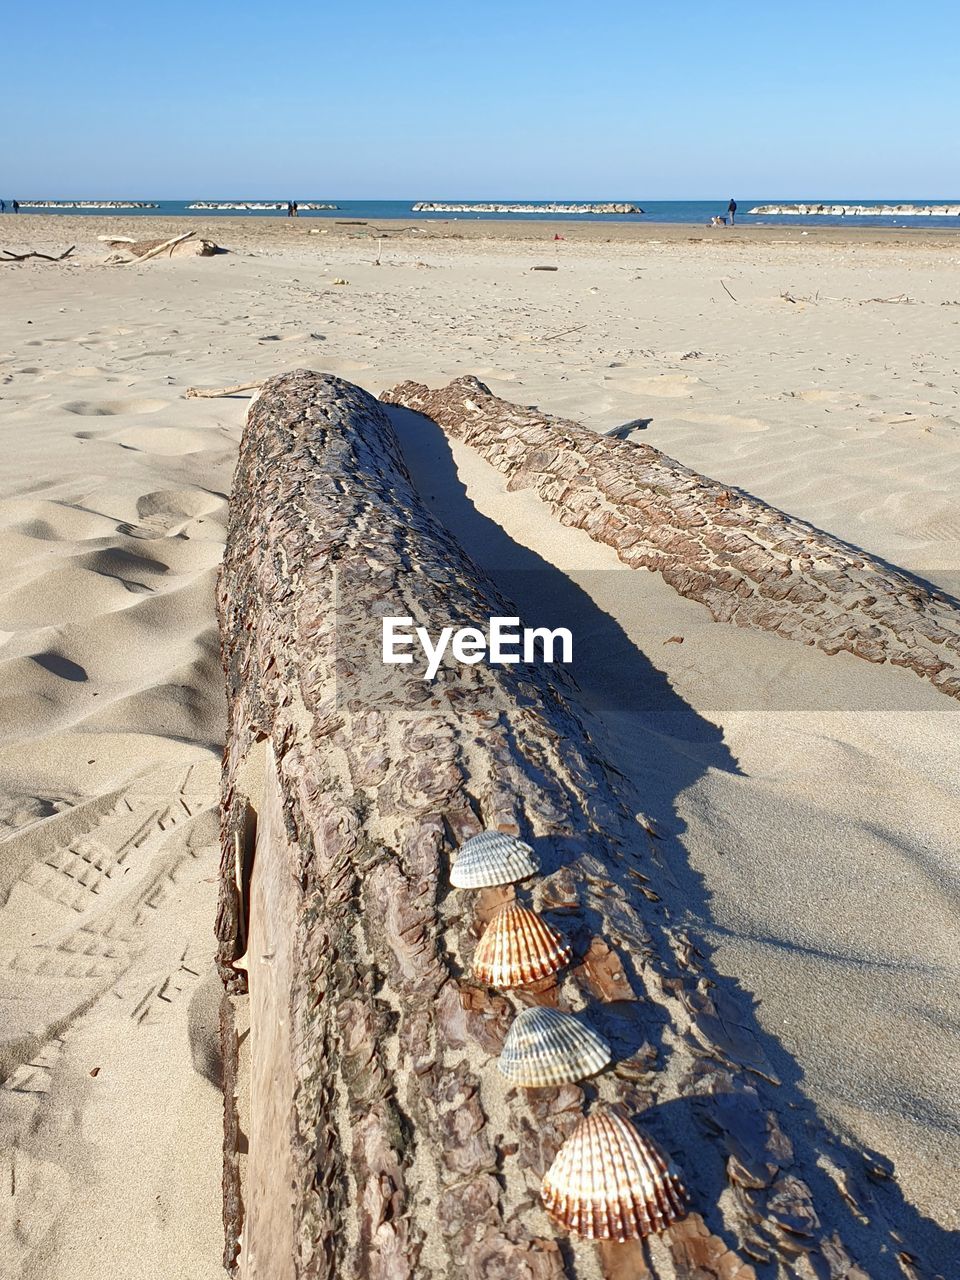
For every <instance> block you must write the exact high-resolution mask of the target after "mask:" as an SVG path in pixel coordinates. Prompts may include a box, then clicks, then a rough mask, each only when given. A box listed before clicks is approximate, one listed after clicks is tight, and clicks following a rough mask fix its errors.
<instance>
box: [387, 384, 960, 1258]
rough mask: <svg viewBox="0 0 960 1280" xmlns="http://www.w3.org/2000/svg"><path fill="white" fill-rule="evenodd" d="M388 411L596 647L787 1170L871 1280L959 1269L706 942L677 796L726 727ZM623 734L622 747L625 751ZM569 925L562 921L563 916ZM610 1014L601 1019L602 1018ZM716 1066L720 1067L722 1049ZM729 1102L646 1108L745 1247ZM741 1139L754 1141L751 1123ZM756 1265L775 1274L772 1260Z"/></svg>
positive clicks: (467, 540) (624, 754)
mask: <svg viewBox="0 0 960 1280" xmlns="http://www.w3.org/2000/svg"><path fill="white" fill-rule="evenodd" d="M384 408H385V410H386V411H387V413H388V415H389V417H390V419H391V421H392V423H393V426H394V428H395V430H396V432H397V436H398V438H399V440H400V443H401V447H402V449H403V453H404V458H405V461H406V464H407V467H408V469H409V471H410V473H411V476H412V478H413V482H414V486H415V487H416V489H417V490H418V492H419V495H420V498H421V500H422V501H423V504H424V506H425V507H427V509H428V510H430V511H431V512H432V514H433V515H434V516H435V517H436V518H437V519H438V520H440V522H441V523H442V524H443V525H444V526H445V527H446V528H447V529H448V530H449V532H450V533H451V534H452V535H453V536H454V537H455V538H456V539H457V540H458V541H459V543H460V544H461V545H462V546H463V548H464V550H465V551H466V552H467V554H468V556H470V557H471V558H472V559H473V560H474V561H475V562H476V563H477V564H478V565H479V566H480V567H481V568H482V569H483V570H484V571H485V573H486V575H487V577H488V578H490V579H491V580H492V582H493V583H494V585H495V586H496V587H497V588H498V590H500V592H501V593H502V594H503V595H504V596H505V597H506V598H507V599H508V600H510V601H512V602H513V603H515V604H516V606H517V611H518V613H519V615H520V616H521V619H522V623H523V625H528V626H548V625H549V626H551V627H555V626H561V625H562V626H568V627H570V628H571V629H572V630H573V632H574V636H575V637H576V636H577V635H578V634H582V635H586V636H588V637H589V641H590V644H589V646H588V652H587V653H586V654H583V653H582V652H579V651H578V648H577V645H576V643H575V644H574V662H573V664H572V666H571V667H568V668H566V670H567V671H568V672H572V675H573V678H574V681H575V682H576V684H577V686H578V689H577V693H578V694H579V695H580V697H581V701H580V705H578V706H577V707H576V711H577V712H578V714H580V715H581V718H582V719H583V721H584V723H585V724H586V727H587V728H588V731H589V732H590V733H591V735H592V736H594V737H595V738H596V740H597V742H598V744H599V745H600V748H601V751H602V752H603V754H604V755H605V756H606V758H607V759H609V760H610V761H611V763H612V764H613V766H614V768H615V769H616V770H617V771H618V772H620V774H621V776H622V781H623V787H622V788H618V790H622V793H623V794H624V797H625V798H626V799H627V801H628V802H630V801H631V800H633V801H637V802H639V803H640V804H642V806H643V808H644V812H645V813H646V814H647V815H648V816H649V817H652V818H654V819H655V820H656V825H657V830H658V834H659V835H660V836H661V839H660V840H658V841H656V855H657V861H658V863H659V866H660V869H661V870H662V871H663V872H664V875H665V878H666V879H667V880H668V881H671V882H672V887H671V890H670V897H671V906H672V908H673V910H672V911H671V913H670V916H671V919H672V923H673V924H674V925H677V924H681V923H682V924H684V925H686V924H690V925H691V926H692V927H693V929H694V931H695V933H696V934H697V939H696V941H697V946H698V949H699V950H700V951H701V953H705V954H703V956H702V960H701V963H700V968H701V971H702V974H703V976H704V977H705V978H706V979H707V980H708V982H709V984H711V986H712V988H713V989H715V991H716V992H718V993H722V996H723V1000H724V1011H725V1017H727V1016H729V1014H730V1012H731V1011H733V1013H734V1014H735V1021H736V1024H737V1026H738V1027H740V1028H742V1029H743V1030H744V1031H745V1032H746V1035H747V1036H748V1037H749V1038H752V1040H753V1041H755V1043H756V1045H757V1046H758V1047H759V1050H760V1052H761V1054H762V1057H763V1058H764V1059H765V1062H766V1064H768V1066H769V1068H770V1069H772V1072H773V1073H774V1074H775V1076H776V1077H777V1080H778V1082H779V1083H778V1084H777V1085H773V1084H768V1083H767V1082H766V1081H765V1080H764V1078H763V1076H762V1075H761V1074H759V1073H754V1074H753V1075H752V1076H750V1077H749V1078H750V1081H751V1084H753V1085H755V1087H756V1090H757V1104H756V1106H757V1112H758V1114H759V1115H760V1116H761V1117H762V1116H763V1115H764V1114H765V1113H766V1111H767V1110H775V1111H776V1114H777V1117H778V1120H779V1121H780V1124H781V1126H782V1128H783V1130H784V1132H785V1133H786V1134H787V1135H788V1137H789V1139H790V1141H791V1143H792V1145H793V1149H794V1152H795V1160H794V1161H793V1163H792V1164H791V1165H789V1166H788V1168H787V1172H792V1171H796V1172H797V1173H798V1174H799V1175H800V1176H801V1177H802V1178H803V1180H804V1181H805V1182H806V1183H807V1185H808V1186H809V1188H810V1192H811V1194H812V1197H813V1202H814V1204H815V1205H816V1207H817V1211H818V1213H819V1214H820V1221H821V1228H822V1230H823V1234H824V1235H829V1234H830V1232H831V1231H836V1232H838V1233H839V1235H840V1237H841V1239H842V1240H843V1242H844V1244H845V1245H846V1246H847V1248H848V1249H849V1250H850V1252H851V1254H852V1255H853V1257H854V1258H855V1259H856V1260H857V1261H858V1262H859V1264H860V1266H861V1267H862V1268H863V1269H864V1272H865V1273H866V1275H868V1276H869V1277H871V1280H902V1278H903V1276H904V1268H903V1267H902V1266H901V1263H900V1262H899V1261H898V1259H897V1256H896V1255H897V1250H898V1249H900V1248H903V1247H907V1248H915V1249H919V1250H920V1251H921V1255H922V1259H923V1262H924V1263H925V1264H926V1265H928V1266H929V1267H930V1268H931V1274H934V1275H935V1274H937V1273H939V1274H941V1275H942V1276H943V1277H944V1280H946V1278H947V1277H949V1276H951V1275H952V1274H953V1267H954V1266H955V1260H956V1258H957V1257H958V1256H960V1232H957V1231H950V1230H948V1229H946V1228H944V1227H942V1226H941V1225H940V1224H939V1223H937V1222H936V1221H934V1220H933V1219H931V1218H927V1217H925V1216H924V1215H923V1214H921V1213H920V1212H919V1211H918V1210H917V1209H916V1208H915V1207H914V1206H913V1205H912V1204H910V1203H909V1202H908V1201H907V1200H906V1199H905V1197H904V1195H903V1192H902V1191H901V1189H900V1187H899V1185H898V1184H897V1183H896V1182H895V1181H893V1179H892V1178H887V1177H885V1176H884V1177H882V1178H880V1179H879V1180H876V1179H875V1178H873V1177H871V1178H870V1179H869V1180H868V1176H867V1175H868V1174H869V1173H870V1172H871V1171H873V1173H874V1174H876V1171H877V1170H878V1169H884V1168H889V1165H890V1162H889V1161H888V1160H886V1158H885V1157H883V1156H882V1155H878V1154H877V1153H876V1152H873V1151H871V1150H870V1149H869V1148H867V1147H865V1146H858V1145H857V1144H856V1143H854V1142H852V1141H849V1140H847V1139H846V1138H844V1137H842V1136H841V1135H840V1134H838V1133H836V1132H834V1131H833V1129H832V1128H831V1125H830V1122H829V1120H827V1119H826V1118H825V1117H822V1116H821V1115H820V1113H819V1110H818V1108H817V1106H816V1105H815V1103H814V1102H813V1101H812V1100H811V1099H810V1098H809V1097H808V1096H807V1095H806V1093H804V1091H803V1089H802V1087H801V1086H802V1080H803V1070H802V1068H801V1067H800V1065H799V1063H798V1062H797V1061H796V1059H795V1058H794V1057H793V1056H792V1055H791V1054H790V1053H789V1052H788V1051H787V1050H786V1049H785V1048H784V1047H783V1045H782V1044H781V1043H780V1041H779V1040H778V1039H777V1038H776V1037H775V1036H773V1035H770V1034H769V1033H767V1032H766V1031H765V1030H763V1029H762V1028H761V1026H760V1025H759V1024H758V1022H757V1020H756V1017H755V1013H754V1001H753V997H752V995H751V994H750V992H748V991H747V990H745V989H744V988H743V987H741V985H740V983H739V981H738V980H737V979H736V978H732V977H730V976H728V975H725V974H721V973H720V972H719V971H718V970H717V969H716V967H715V966H714V964H713V961H712V958H711V954H710V949H709V947H708V946H707V944H706V943H705V942H704V935H705V934H706V933H708V932H710V933H712V934H714V936H716V935H717V934H718V932H719V930H718V926H717V924H716V923H715V922H714V919H713V913H712V910H711V905H710V897H711V894H710V890H709V887H708V885H707V883H706V881H705V880H704V878H703V876H702V875H701V874H700V873H699V872H698V871H696V870H695V869H694V868H693V867H692V866H691V865H690V863H689V860H688V857H687V852H686V849H685V847H684V845H683V844H682V842H681V840H680V837H681V836H682V834H683V831H684V823H683V821H682V819H681V818H680V816H679V812H678V802H679V798H680V796H681V794H682V793H683V792H684V790H685V789H686V788H688V787H690V786H691V785H692V784H693V783H694V782H696V781H697V780H698V779H699V778H700V777H702V776H703V774H705V773H706V772H707V770H709V769H722V770H725V771H728V772H733V773H739V772H740V769H739V766H738V763H737V761H736V759H735V758H734V756H733V755H732V754H731V752H730V750H729V749H728V747H727V746H726V745H725V743H724V741H723V732H722V729H721V728H720V727H719V726H717V725H715V724H712V723H711V722H710V721H708V720H706V719H705V718H704V717H702V716H701V715H700V714H699V713H698V712H697V711H696V710H695V709H694V708H693V707H691V706H690V705H689V704H688V703H687V702H685V701H684V700H683V699H682V698H681V697H680V696H679V695H678V694H677V693H676V692H675V691H674V690H673V688H672V687H671V686H670V684H669V681H668V680H667V678H666V676H665V675H664V673H663V672H661V671H659V670H658V669H657V668H656V667H655V666H654V665H653V663H652V662H651V661H650V660H649V659H648V658H647V657H646V655H645V654H644V653H643V652H641V651H640V650H639V649H638V648H637V647H636V645H635V644H634V643H633V641H632V640H631V639H630V637H629V636H628V635H627V633H626V632H625V631H624V630H623V628H622V627H621V625H620V623H619V622H618V621H617V620H616V619H615V618H614V617H612V616H611V615H610V614H608V613H606V612H604V611H603V610H602V609H601V608H599V607H598V605H597V604H596V602H595V601H594V600H593V598H592V597H591V596H590V595H589V594H588V592H586V591H585V590H583V588H581V587H580V586H578V585H577V583H576V582H575V581H574V580H573V579H572V578H571V577H570V576H569V575H568V574H567V573H564V572H562V571H561V570H559V569H557V568H555V567H554V566H553V565H552V564H550V563H549V562H547V561H545V560H543V559H542V558H541V557H540V556H539V555H537V554H536V553H535V552H533V551H531V550H530V549H529V548H527V547H525V546H523V545H521V544H519V543H517V542H515V541H514V540H513V539H512V538H511V537H510V536H509V534H508V533H507V532H506V531H505V530H504V529H503V528H501V526H500V525H498V524H497V523H496V522H495V521H494V520H491V519H490V518H489V517H487V516H485V515H483V514H482V513H481V512H479V511H478V510H477V509H476V507H475V506H474V504H473V502H472V501H471V499H470V498H469V496H468V495H467V492H466V488H465V486H464V484H463V481H462V480H461V479H460V476H459V474H458V471H457V466H456V463H455V460H454V457H453V453H452V450H451V449H450V445H449V442H448V440H447V437H446V436H445V434H444V432H443V431H442V430H441V428H440V427H438V426H437V425H436V424H435V423H434V422H433V421H431V420H430V419H428V418H425V417H423V416H422V415H420V414H416V413H413V412H411V411H410V410H406V409H401V408H397V407H394V406H390V405H385V406H384ZM611 572H619V571H611ZM622 572H623V573H624V575H625V576H624V589H625V590H626V589H627V584H628V583H629V575H631V574H632V573H633V572H634V571H633V570H630V569H627V568H626V567H625V568H624V569H623V571H622ZM608 718H611V719H616V720H617V721H618V723H619V724H620V726H621V731H619V732H617V733H616V734H614V735H612V736H611V735H610V734H608V733H607V732H606V730H605V728H604V720H606V719H608ZM627 721H630V722H631V723H632V726H633V732H632V733H631V734H630V735H629V740H626V739H625V738H624V734H623V732H622V725H623V724H624V723H625V722H627ZM612 743H615V744H616V746H615V747H614V749H613V750H611V745H612ZM639 779H642V786H641V785H640V784H639V782H638V780H639ZM678 909H679V910H678ZM587 915H589V912H588V913H587ZM558 923H562V922H561V921H560V920H559V919H558ZM587 923H589V920H588V921H587ZM650 927H651V929H652V930H653V931H654V932H656V930H657V923H656V922H655V921H653V920H651V922H650ZM601 1021H603V1019H602V1018H601V1019H600V1021H598V1023H597V1025H600V1022H601ZM610 1029H611V1030H612V1029H613V1028H612V1027H611V1028H610ZM650 1030H651V1032H652V1033H653V1034H652V1036H651V1039H652V1040H654V1042H655V1043H656V1046H657V1047H658V1048H659V1047H660V1045H661V1043H662V1037H661V1030H662V1029H661V1027H659V1026H652V1027H651V1028H650ZM715 1065H717V1066H718V1067H721V1066H722V1060H721V1061H719V1062H716V1063H715ZM722 1103H723V1100H722V1099H721V1100H720V1102H717V1103H716V1105H714V1102H713V1101H711V1097H710V1096H709V1095H708V1094H705V1095H704V1096H701V1097H691V1096H688V1097H682V1098H677V1099H675V1100H673V1101H671V1102H668V1103H665V1104H663V1105H661V1106H658V1107H657V1108H656V1109H655V1111H654V1112H651V1113H647V1114H645V1115H643V1116H641V1117H639V1119H640V1121H641V1123H643V1124H644V1126H645V1127H647V1128H649V1129H650V1130H651V1131H652V1132H653V1133H654V1136H655V1137H657V1138H658V1139H660V1140H661V1141H662V1144H663V1145H664V1146H665V1147H666V1148H667V1149H668V1150H669V1151H671V1152H672V1153H674V1154H676V1155H678V1156H682V1159H683V1164H684V1171H685V1173H686V1174H687V1176H688V1179H689V1181H690V1182H691V1184H692V1186H691V1190H692V1191H693V1195H694V1202H693V1207H694V1208H695V1209H696V1210H697V1211H698V1212H700V1213H702V1215H703V1217H704V1219H705V1221H706V1222H707V1225H708V1226H709V1228H710V1229H711V1231H713V1232H714V1233H715V1234H717V1235H719V1236H721V1237H723V1238H725V1239H726V1240H727V1244H728V1245H729V1246H730V1247H735V1245H736V1241H735V1240H733V1239H732V1238H730V1236H729V1233H728V1232H727V1230H726V1228H725V1227H724V1224H723V1221H722V1219H721V1217H720V1214H719V1213H718V1211H717V1209H716V1207H715V1206H716V1205H717V1203H718V1201H719V1199H720V1196H721V1195H722V1194H724V1193H725V1192H727V1191H728V1188H729V1182H728V1178H727V1172H726V1167H725V1164H724V1161H723V1160H722V1159H721V1158H720V1153H719V1150H718V1149H717V1148H715V1147H714V1146H713V1144H705V1143H704V1141H703V1134H704V1128H705V1127H706V1128H707V1129H710V1128H711V1127H712V1128H717V1127H718V1125H721V1124H722V1122H723V1113H724V1105H725V1104H723V1105H721V1104H722ZM718 1117H719V1118H718ZM728 1118H729V1117H728ZM737 1122H738V1125H739V1124H740V1123H741V1120H740V1119H739V1118H738V1121H737ZM742 1124H743V1126H744V1133H747V1135H748V1137H749V1129H750V1126H751V1125H753V1126H754V1127H756V1142H757V1151H758V1152H759V1150H760V1146H761V1140H762V1139H763V1140H765V1137H766V1132H765V1128H764V1126H763V1125H762V1124H759V1122H757V1121H756V1117H746V1118H743V1119H742ZM741 1138H743V1140H744V1141H747V1140H748V1139H747V1138H745V1137H744V1135H743V1134H741ZM684 1153H685V1154H684ZM827 1164H831V1165H833V1166H834V1167H838V1168H840V1169H842V1170H844V1171H845V1172H846V1173H847V1186H848V1187H849V1189H850V1192H851V1194H852V1195H853V1196H854V1198H855V1199H856V1201H857V1202H858V1203H859V1204H860V1205H862V1206H863V1208H864V1210H865V1212H866V1215H868V1216H872V1215H871V1213H870V1211H871V1208H872V1206H873V1205H874V1203H876V1204H878V1205H879V1207H881V1208H882V1211H883V1215H884V1216H885V1217H886V1219H887V1221H888V1223H889V1224H890V1226H891V1227H892V1228H893V1229H894V1230H895V1231H896V1232H897V1233H898V1235H899V1236H900V1237H902V1241H903V1244H900V1243H899V1242H898V1241H897V1240H895V1239H892V1238H889V1237H888V1235H887V1234H886V1233H885V1232H884V1231H882V1230H880V1229H878V1228H876V1227H874V1226H872V1225H871V1222H870V1221H869V1220H868V1221H860V1220H859V1219H858V1218H857V1217H856V1216H855V1215H854V1214H853V1213H848V1212H846V1210H845V1206H844V1201H843V1199H842V1197H841V1194H840V1193H839V1192H838V1188H837V1184H836V1182H835V1181H834V1180H833V1179H832V1177H831V1176H830V1174H829V1172H828V1171H827V1168H826V1167H825V1166H826V1165H827ZM801 1252H802V1249H801ZM757 1274H758V1276H764V1275H767V1274H772V1272H770V1270H769V1268H766V1267H763V1266H760V1267H758V1269H757ZM804 1274H806V1273H804ZM810 1274H813V1273H812V1272H811V1273H810ZM908 1274H909V1273H908ZM915 1274H917V1275H919V1274H921V1273H919V1272H917V1273H915Z"/></svg>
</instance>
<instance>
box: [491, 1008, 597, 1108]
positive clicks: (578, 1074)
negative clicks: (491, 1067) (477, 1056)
mask: <svg viewBox="0 0 960 1280" xmlns="http://www.w3.org/2000/svg"><path fill="white" fill-rule="evenodd" d="M611 1056H612V1055H611V1053H610V1046H609V1045H608V1044H607V1042H606V1040H604V1038H603V1037H602V1036H599V1035H597V1033H596V1031H594V1030H593V1028H592V1027H588V1026H587V1025H586V1023H584V1022H581V1021H580V1019H579V1018H575V1017H574V1015H573V1014H572V1013H566V1012H565V1011H564V1010H563V1009H551V1008H548V1007H546V1006H544V1005H535V1006H534V1007H533V1008H532V1009H524V1010H523V1011H522V1012H521V1013H518V1014H517V1016H516V1018H515V1019H514V1021H513V1023H512V1025H511V1027H510V1030H509V1031H508V1032H507V1038H506V1040H505V1041H504V1043H503V1050H502V1052H501V1054H500V1060H499V1062H498V1064H497V1065H498V1066H499V1067H500V1070H501V1072H502V1073H503V1074H504V1075H505V1076H506V1077H507V1079H508V1080H509V1081H510V1083H511V1084H519V1085H524V1086H525V1087H526V1088H542V1087H544V1086H546V1085H553V1084H570V1083H572V1082H573V1081H574V1080H583V1079H584V1078H585V1077H586V1076H592V1075H594V1073H595V1072H597V1071H602V1070H603V1068H604V1067H605V1066H606V1065H607V1063H608V1062H609V1061H610V1059H611Z"/></svg>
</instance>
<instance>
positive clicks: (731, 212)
mask: <svg viewBox="0 0 960 1280" xmlns="http://www.w3.org/2000/svg"><path fill="white" fill-rule="evenodd" d="M727 217H728V218H729V219H730V225H731V227H732V226H733V225H734V223H735V222H736V218H737V202H736V200H734V198H733V196H731V197H730V203H729V204H728V205H727Z"/></svg>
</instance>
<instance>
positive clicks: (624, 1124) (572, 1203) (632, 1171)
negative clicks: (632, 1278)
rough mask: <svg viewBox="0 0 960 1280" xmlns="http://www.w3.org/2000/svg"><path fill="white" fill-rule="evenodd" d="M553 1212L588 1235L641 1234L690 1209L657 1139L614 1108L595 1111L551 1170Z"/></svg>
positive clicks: (547, 1191) (548, 1202)
mask: <svg viewBox="0 0 960 1280" xmlns="http://www.w3.org/2000/svg"><path fill="white" fill-rule="evenodd" d="M540 1197H541V1199H542V1200H543V1203H544V1205H545V1206H546V1209H547V1212H548V1213H549V1214H550V1216H551V1217H552V1218H555V1219H556V1220H557V1222H559V1223H561V1224H562V1225H563V1226H565V1227H567V1228H569V1230H570V1231H573V1232H575V1233H576V1234H577V1235H581V1236H586V1238H587V1239H588V1240H619V1241H623V1240H639V1239H642V1238H643V1237H644V1236H648V1235H652V1234H653V1233H654V1232H657V1231H663V1230H664V1229H665V1228H666V1227H668V1226H669V1225H670V1224H671V1222H676V1221H677V1219H678V1218H682V1217H683V1216H684V1214H685V1213H686V1211H687V1203H686V1202H687V1193H686V1191H685V1189H684V1186H683V1183H682V1182H681V1181H680V1179H679V1177H678V1176H677V1174H676V1172H675V1170H674V1169H673V1168H672V1167H671V1166H670V1164H669V1163H668V1161H667V1159H666V1157H665V1156H664V1155H663V1153H662V1152H661V1151H660V1149H659V1148H658V1147H657V1145H656V1143H654V1141H653V1140H652V1139H651V1138H648V1137H647V1135H646V1134H644V1133H641V1132H640V1130H639V1129H636V1128H634V1126H633V1125H632V1124H631V1123H630V1121H629V1120H627V1119H626V1117H625V1116H623V1115H621V1114H620V1112H619V1111H617V1110H614V1109H613V1108H608V1107H604V1108H601V1109H600V1110H597V1111H594V1112H591V1114H590V1115H588V1116H586V1117H585V1118H584V1119H583V1120H581V1121H580V1123H579V1124H578V1125H577V1127H576V1129H574V1131H573V1133H572V1134H571V1136H570V1137H569V1138H568V1139H567V1141H566V1142H565V1143H564V1144H563V1146H562V1147H561V1148H560V1150H559V1151H558V1152H557V1158H556V1159H555V1160H554V1162H553V1164H552V1165H551V1166H550V1168H549V1169H548V1170H547V1175H546V1177H545V1178H544V1180H543V1185H542V1187H541V1189H540Z"/></svg>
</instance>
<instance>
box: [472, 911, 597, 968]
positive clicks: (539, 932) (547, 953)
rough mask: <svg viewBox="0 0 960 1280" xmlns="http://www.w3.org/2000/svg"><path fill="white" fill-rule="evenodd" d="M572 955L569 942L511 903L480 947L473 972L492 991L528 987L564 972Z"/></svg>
mask: <svg viewBox="0 0 960 1280" xmlns="http://www.w3.org/2000/svg"><path fill="white" fill-rule="evenodd" d="M571 955H572V951H571V948H570V944H569V943H568V942H567V940H566V938H564V936H563V934H562V933H558V932H557V930H556V929H553V928H551V926H550V925H548V924H547V922H546V920H544V919H543V918H542V916H538V915H537V913H536V911H531V910H530V909H529V907H521V906H519V905H518V904H517V903H516V902H508V903H506V904H505V905H504V906H502V907H501V908H500V909H499V911H498V912H497V914H496V915H495V916H494V917H493V919H492V920H491V921H490V923H489V924H488V925H487V927H486V930H485V931H484V934H483V937H482V938H481V939H480V941H479V942H478V943H477V949H476V951H475V953H474V956H473V970H474V973H475V974H476V976H477V978H478V979H479V980H480V981H481V982H483V983H485V984H486V985H487V986H488V987H526V986H529V984H530V983H531V982H539V981H540V979H541V978H548V977H549V976H550V974H552V973H556V972H557V970H558V969H562V968H563V966H564V965H565V964H566V963H567V961H568V960H569V959H570V956H571Z"/></svg>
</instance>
